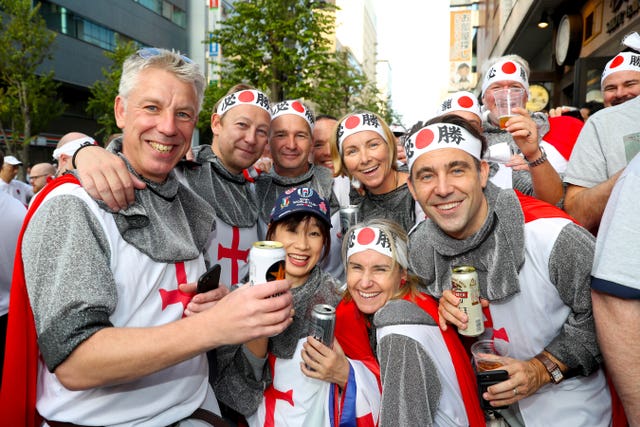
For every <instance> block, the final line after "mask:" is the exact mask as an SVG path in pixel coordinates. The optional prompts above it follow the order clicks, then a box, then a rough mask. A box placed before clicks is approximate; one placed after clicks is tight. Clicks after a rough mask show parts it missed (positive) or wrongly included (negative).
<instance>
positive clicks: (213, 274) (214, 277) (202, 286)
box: [197, 264, 221, 294]
mask: <svg viewBox="0 0 640 427" xmlns="http://www.w3.org/2000/svg"><path fill="white" fill-rule="evenodd" d="M220 271H221V267H220V264H216V265H214V266H213V267H211V268H210V269H209V270H207V272H206V273H204V274H203V275H202V276H200V278H199V279H198V290H197V292H198V293H199V294H201V293H203V292H209V291H211V290H214V289H217V288H218V284H219V282H220Z"/></svg>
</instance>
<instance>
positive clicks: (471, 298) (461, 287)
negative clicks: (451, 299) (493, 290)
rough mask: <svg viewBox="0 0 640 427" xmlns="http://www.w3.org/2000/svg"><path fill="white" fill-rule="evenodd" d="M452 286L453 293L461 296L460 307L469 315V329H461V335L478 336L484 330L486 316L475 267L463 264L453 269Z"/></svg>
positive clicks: (459, 331)
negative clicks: (481, 301)
mask: <svg viewBox="0 0 640 427" xmlns="http://www.w3.org/2000/svg"><path fill="white" fill-rule="evenodd" d="M451 286H452V290H453V294H454V295H455V296H456V297H458V298H460V305H459V306H458V308H460V310H462V311H464V312H465V313H466V315H467V316H468V317H469V322H468V323H467V329H465V330H460V329H458V333H459V334H460V335H465V336H468V337H477V336H478V335H480V334H482V333H483V332H484V318H483V315H482V305H481V304H480V286H479V284H478V273H477V272H476V269H475V267H472V266H469V265H462V266H458V267H453V269H452V270H451Z"/></svg>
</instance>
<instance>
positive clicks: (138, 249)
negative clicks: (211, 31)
mask: <svg viewBox="0 0 640 427" xmlns="http://www.w3.org/2000/svg"><path fill="white" fill-rule="evenodd" d="M623 43H624V44H625V45H626V46H627V47H628V49H627V50H625V51H623V52H620V53H619V54H617V55H616V56H615V57H613V58H612V59H611V60H610V61H609V62H608V63H607V65H606V66H605V68H604V70H603V74H602V79H601V88H602V95H603V107H604V108H602V110H600V111H591V112H590V114H589V115H588V116H586V117H585V116H582V115H577V114H576V113H575V111H578V110H577V109H569V108H562V107H560V108H552V109H550V110H549V111H548V112H535V113H531V112H529V111H527V109H526V108H525V104H526V100H527V97H528V89H529V73H530V70H529V66H528V64H527V62H526V61H525V60H524V59H522V58H521V57H519V56H517V55H506V56H503V57H499V58H493V59H491V60H489V61H487V63H485V64H483V67H482V68H483V72H482V75H483V78H482V81H481V89H480V95H479V97H478V96H476V95H475V94H473V93H471V92H467V91H461V92H456V93H452V94H450V95H449V96H448V97H447V98H446V99H444V100H442V102H441V103H440V104H439V105H435V106H425V111H424V116H425V120H424V121H421V122H419V123H416V124H414V125H413V126H412V127H411V129H410V130H409V131H406V129H405V128H404V127H403V126H401V125H397V124H387V123H386V122H385V121H384V119H383V118H382V117H380V116H379V115H377V114H375V113H372V112H368V111H354V112H352V113H350V114H347V115H346V116H344V117H341V118H336V117H331V116H327V115H322V114H315V113H314V112H313V111H312V108H311V107H310V105H309V103H307V102H305V101H303V100H281V101H279V102H275V101H270V100H269V98H268V96H267V95H266V94H265V93H263V92H261V91H259V90H257V89H256V88H253V87H251V86H250V85H246V84H239V85H236V86H234V87H233V88H231V89H230V90H229V92H228V93H227V94H226V95H225V96H224V97H222V98H221V99H220V100H219V101H218V103H217V104H216V106H215V107H214V109H213V111H212V114H211V130H212V133H213V140H212V141H211V145H208V144H205V145H201V146H198V147H193V148H192V147H191V136H192V133H193V131H194V128H195V123H196V120H197V117H198V113H199V111H200V109H201V106H202V98H203V90H204V84H205V83H204V78H203V76H202V73H201V72H200V70H199V69H198V66H197V65H196V64H194V63H193V62H191V60H189V59H188V58H186V57H184V56H182V55H180V54H178V53H175V52H170V51H167V50H164V49H156V48H147V49H142V50H140V51H138V52H137V53H135V54H134V55H132V56H131V57H130V58H128V59H127V60H126V61H125V63H124V65H123V74H122V79H121V81H120V87H119V94H118V97H117V98H116V99H115V108H114V111H115V117H116V121H117V123H118V126H119V127H120V128H121V130H122V134H119V135H115V136H114V138H113V140H112V141H111V142H110V144H109V146H108V147H107V149H103V148H101V147H100V146H98V145H97V144H96V143H95V141H94V140H93V138H91V137H90V136H87V135H84V134H81V133H78V132H70V133H69V134H67V135H65V136H64V137H63V138H62V139H61V140H60V143H59V144H58V146H57V148H56V150H55V151H54V153H53V158H54V160H55V161H56V163H57V168H56V167H55V166H54V165H53V164H48V163H40V164H37V165H34V166H33V167H31V168H30V170H29V171H28V182H29V184H27V183H25V182H21V181H19V180H17V179H16V175H17V172H18V169H19V167H21V166H24V165H22V163H21V162H20V160H19V159H18V158H16V157H15V156H13V155H5V153H2V154H1V155H2V157H3V159H4V161H3V165H2V170H1V171H0V227H1V228H2V237H3V238H2V243H1V245H0V251H1V254H2V256H1V258H0V314H1V315H2V316H1V317H0V319H1V323H0V329H2V336H1V337H0V339H1V340H2V342H3V343H5V342H6V345H4V346H2V348H3V352H4V353H3V354H2V359H3V360H4V364H3V366H4V372H3V373H1V374H0V375H1V377H2V388H1V389H0V413H1V414H2V417H3V418H5V416H6V420H8V422H9V423H10V424H8V425H29V426H40V425H49V426H52V427H57V426H63V425H64V426H73V425H75V426H89V425H100V426H104V425H140V426H157V425H181V426H198V425H214V426H223V425H250V426H273V425H275V426H281V425H291V426H302V425H317V426H338V425H357V426H376V425H380V426H393V425H401V426H410V425H421V426H422V425H424V426H427V425H437V426H454V425H455V426H469V425H470V426H481V425H485V424H486V425H508V426H549V425H558V426H560V425H562V426H564V425H576V426H577V425H580V426H609V425H614V426H623V425H627V424H628V425H639V424H640V404H639V403H638V402H640V400H639V398H640V396H639V394H640V393H639V392H638V387H637V379H638V377H640V368H637V367H636V365H637V363H634V362H635V358H636V357H635V355H636V354H637V351H636V350H638V349H637V348H636V347H638V345H639V344H638V343H639V342H640V340H638V339H636V338H638V335H639V333H638V331H637V328H636V327H635V325H637V321H638V320H639V318H640V307H639V306H638V299H639V298H640V293H639V289H640V285H639V282H640V281H639V280H638V278H639V276H638V274H640V273H639V271H640V264H639V262H638V257H637V255H635V254H636V253H635V251H634V249H633V248H635V247H638V246H639V245H640V240H639V239H638V230H640V227H639V226H638V225H640V224H639V221H638V214H637V212H638V207H639V205H638V202H637V201H636V200H637V198H636V197H635V192H636V191H637V190H638V186H639V183H638V179H637V177H638V173H639V168H640V157H638V156H637V154H638V152H640V124H639V122H638V120H637V118H638V117H640V97H639V96H638V95H640V35H638V34H637V33H633V34H631V35H629V36H627V37H626V38H625V39H624V41H623ZM505 93H508V94H509V96H512V95H513V94H516V95H519V96H520V97H521V98H520V104H518V105H515V104H514V105H511V108H510V112H509V114H507V115H505V114H504V113H503V112H502V105H501V104H502V102H503V100H502V96H503V95H504V94H505ZM589 107H591V108H592V109H594V110H595V109H597V107H594V106H589ZM585 115H586V113H585ZM345 208H350V209H352V210H353V209H355V210H356V212H358V221H357V223H355V224H349V225H348V226H345V224H344V218H341V210H342V209H345ZM265 240H268V241H277V242H280V243H281V244H282V248H283V250H284V253H285V265H284V277H283V278H279V279H278V280H275V281H270V282H267V283H261V284H259V285H258V284H256V285H255V286H254V285H253V284H247V282H248V281H249V277H250V275H251V274H252V272H251V271H250V270H251V259H250V253H251V249H252V246H253V244H254V243H255V242H258V241H265ZM14 260H15V261H14ZM216 264H217V265H219V266H220V271H221V276H220V279H219V280H220V286H219V287H217V288H216V289H213V290H209V291H206V292H202V293H196V282H197V279H198V277H200V276H201V275H202V274H203V273H204V272H205V271H206V270H207V269H209V268H211V267H212V266H214V265H216ZM457 266H472V267H473V268H474V270H475V272H476V273H477V276H478V286H479V295H480V298H481V300H480V301H481V304H482V312H483V315H482V317H481V319H480V322H481V323H482V329H484V332H483V333H482V334H481V335H479V336H476V337H472V338H469V337H465V336H464V331H465V330H466V329H467V328H469V327H470V326H471V325H470V324H469V321H470V319H469V316H468V313H466V312H464V311H463V310H461V309H460V307H459V305H460V302H461V298H463V297H464V296H465V295H462V294H460V293H459V292H454V291H452V270H453V269H454V268H455V267H457ZM479 303H480V302H479ZM319 304H323V305H326V306H330V307H333V308H335V338H334V340H332V341H331V342H324V343H323V342H322V341H321V340H319V339H318V337H314V336H310V335H313V334H310V331H309V324H310V322H311V318H312V316H313V311H314V307H316V306H317V305H319ZM459 332H460V333H459ZM478 340H491V341H493V342H498V341H499V342H502V343H503V344H506V345H507V346H508V354H507V355H504V356H503V357H501V359H500V365H501V366H500V367H499V370H500V371H505V374H504V375H505V377H503V378H502V379H500V380H498V381H495V383H492V384H490V385H489V386H488V388H485V389H484V390H482V391H480V392H478V381H479V378H480V377H477V373H476V372H475V371H474V369H477V366H475V365H474V362H473V360H472V358H471V357H470V351H469V348H470V346H471V344H472V343H473V342H474V341H478ZM43 423H44V424H43Z"/></svg>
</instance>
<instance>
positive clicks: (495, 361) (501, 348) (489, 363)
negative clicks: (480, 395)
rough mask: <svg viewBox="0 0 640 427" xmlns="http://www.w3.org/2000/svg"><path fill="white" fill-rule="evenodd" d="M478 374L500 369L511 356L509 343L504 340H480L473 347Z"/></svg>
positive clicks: (472, 352) (472, 351)
mask: <svg viewBox="0 0 640 427" xmlns="http://www.w3.org/2000/svg"><path fill="white" fill-rule="evenodd" d="M471 354H472V355H473V361H474V363H475V366H476V372H484V371H490V370H492V369H498V368H499V367H501V366H502V365H504V357H506V356H508V355H509V343H508V342H506V341H504V340H480V341H476V342H475V343H473V345H471Z"/></svg>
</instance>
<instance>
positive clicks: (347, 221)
mask: <svg viewBox="0 0 640 427" xmlns="http://www.w3.org/2000/svg"><path fill="white" fill-rule="evenodd" d="M360 221H361V219H360V206H358V205H349V206H341V207H340V228H341V230H342V235H343V236H344V235H345V234H346V233H347V230H348V229H349V228H350V227H352V226H354V225H356V224H357V223H359V222H360Z"/></svg>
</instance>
